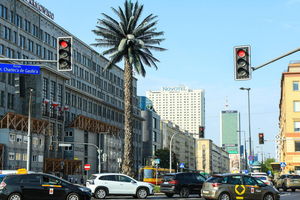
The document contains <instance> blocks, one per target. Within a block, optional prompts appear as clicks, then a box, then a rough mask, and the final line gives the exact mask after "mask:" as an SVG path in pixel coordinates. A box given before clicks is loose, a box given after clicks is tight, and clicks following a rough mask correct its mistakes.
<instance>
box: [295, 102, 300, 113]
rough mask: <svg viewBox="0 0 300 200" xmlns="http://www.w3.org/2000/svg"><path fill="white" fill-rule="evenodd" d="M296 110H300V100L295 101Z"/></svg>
mask: <svg viewBox="0 0 300 200" xmlns="http://www.w3.org/2000/svg"><path fill="white" fill-rule="evenodd" d="M294 112H300V101H294Z"/></svg>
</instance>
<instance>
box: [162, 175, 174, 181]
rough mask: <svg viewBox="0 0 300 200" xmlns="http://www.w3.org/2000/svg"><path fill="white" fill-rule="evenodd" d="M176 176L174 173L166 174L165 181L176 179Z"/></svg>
mask: <svg viewBox="0 0 300 200" xmlns="http://www.w3.org/2000/svg"><path fill="white" fill-rule="evenodd" d="M174 178H175V176H174V175H165V176H164V181H171V180H174Z"/></svg>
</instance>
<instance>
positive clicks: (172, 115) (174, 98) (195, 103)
mask: <svg viewBox="0 0 300 200" xmlns="http://www.w3.org/2000/svg"><path fill="white" fill-rule="evenodd" d="M146 96H147V97H148V98H149V99H150V100H151V101H152V102H153V106H154V109H155V111H156V112H157V113H158V114H159V115H160V116H161V118H162V119H164V120H170V121H172V122H173V123H174V124H177V125H178V126H179V127H180V128H182V129H183V130H187V131H188V132H189V133H191V134H193V135H194V137H195V138H199V137H200V127H204V126H205V98H204V90H201V89H199V90H192V89H189V88H188V87H186V86H179V87H163V88H162V89H161V90H160V91H147V93H146ZM201 137H204V135H202V136H201Z"/></svg>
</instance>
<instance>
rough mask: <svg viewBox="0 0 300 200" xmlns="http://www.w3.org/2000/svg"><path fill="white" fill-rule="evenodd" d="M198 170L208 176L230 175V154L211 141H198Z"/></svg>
mask: <svg viewBox="0 0 300 200" xmlns="http://www.w3.org/2000/svg"><path fill="white" fill-rule="evenodd" d="M196 160H197V166H196V168H197V170H199V171H201V172H204V173H207V174H210V175H211V174H222V173H229V170H230V169H229V167H230V166H229V153H228V152H227V151H224V150H223V149H222V148H221V147H219V146H217V145H216V144H214V143H213V142H212V140H209V139H197V140H196Z"/></svg>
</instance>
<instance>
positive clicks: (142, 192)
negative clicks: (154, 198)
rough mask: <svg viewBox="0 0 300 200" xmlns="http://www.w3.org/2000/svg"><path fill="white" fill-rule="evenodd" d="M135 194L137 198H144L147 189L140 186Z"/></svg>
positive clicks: (146, 194)
mask: <svg viewBox="0 0 300 200" xmlns="http://www.w3.org/2000/svg"><path fill="white" fill-rule="evenodd" d="M136 196H137V197H138V198H139V199H146V198H147V196H148V192H147V189H146V188H140V189H138V191H137V192H136Z"/></svg>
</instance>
